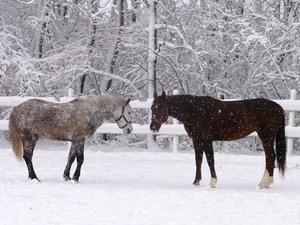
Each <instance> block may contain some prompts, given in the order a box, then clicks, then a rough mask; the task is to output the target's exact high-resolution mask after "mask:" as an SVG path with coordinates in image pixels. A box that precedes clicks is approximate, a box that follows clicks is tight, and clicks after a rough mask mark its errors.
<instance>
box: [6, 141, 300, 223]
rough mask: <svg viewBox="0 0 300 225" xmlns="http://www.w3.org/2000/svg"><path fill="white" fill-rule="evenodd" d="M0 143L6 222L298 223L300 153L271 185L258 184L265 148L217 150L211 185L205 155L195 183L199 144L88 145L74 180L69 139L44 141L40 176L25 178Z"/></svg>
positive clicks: (37, 164) (37, 165)
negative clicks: (67, 171)
mask: <svg viewBox="0 0 300 225" xmlns="http://www.w3.org/2000/svg"><path fill="white" fill-rule="evenodd" d="M0 146H1V147H0V152H1V153H0V169H1V176H0V177H1V178H0V224H3V225H7V224H13V225H17V224H22V225H27V224H28V225H35V224H36V225H41V224H43V225H46V224H59V225H60V224H66V225H75V224H78V225H79V224H80V225H88V224H97V225H106V224H107V225H131V224H137V225H146V224H155V225H181V224H182V225H193V224H195V225H200V224H202V225H210V224H212V225H220V224H221V225H226V224H228V225H235V224H238V225H246V224H249V225H250V224H251V225H253V224H264V225H277V224H278V225H283V224H288V225H293V224H295V225H299V224H300V166H299V165H300V156H291V157H288V163H287V172H286V176H285V178H284V179H282V178H281V177H280V176H279V174H278V171H277V170H276V172H275V175H276V176H275V183H274V184H273V185H272V186H271V188H269V189H262V190H259V189H257V184H258V183H259V181H260V179H261V177H262V175H263V171H264V156H263V154H261V155H237V154H226V153H217V154H216V156H215V158H216V170H217V174H218V178H219V180H218V184H217V187H216V188H215V189H212V188H209V187H208V184H209V181H210V178H209V171H208V166H207V164H206V162H204V164H203V180H202V182H201V186H200V187H195V186H193V185H192V182H193V179H194V175H195V165H194V154H193V152H186V153H184V152H181V153H171V152H163V151H161V150H160V151H157V149H156V151H155V149H154V150H153V151H150V150H148V151H146V150H144V149H138V148H124V147H120V146H106V145H104V146H100V147H87V148H86V151H85V162H84V165H83V168H82V174H81V177H80V182H79V183H74V182H66V181H64V180H63V179H62V174H63V170H64V167H65V164H66V160H67V154H68V151H67V150H66V147H63V146H52V147H49V146H42V145H40V146H38V147H37V149H36V151H35V153H34V161H33V162H34V166H35V170H36V173H37V176H38V177H39V178H40V180H41V182H40V183H39V182H37V181H31V180H28V179H27V168H26V166H25V164H24V163H20V162H19V161H17V160H16V158H15V156H14V155H13V153H12V150H11V149H10V147H9V145H0ZM3 146H4V147H3ZM100 148H101V150H100ZM73 167H74V165H73ZM73 169H74V168H73Z"/></svg>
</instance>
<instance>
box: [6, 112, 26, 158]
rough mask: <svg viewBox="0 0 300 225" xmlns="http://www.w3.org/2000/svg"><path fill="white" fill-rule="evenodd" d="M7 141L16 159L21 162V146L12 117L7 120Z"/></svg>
mask: <svg viewBox="0 0 300 225" xmlns="http://www.w3.org/2000/svg"><path fill="white" fill-rule="evenodd" d="M9 139H10V143H11V145H12V149H13V151H14V153H15V155H16V157H17V159H19V160H22V158H23V146H22V141H21V137H20V135H19V133H18V132H17V127H16V121H15V119H14V116H13V115H11V116H10V119H9Z"/></svg>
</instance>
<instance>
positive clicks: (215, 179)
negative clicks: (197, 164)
mask: <svg viewBox="0 0 300 225" xmlns="http://www.w3.org/2000/svg"><path fill="white" fill-rule="evenodd" d="M216 184H217V178H211V181H210V184H209V186H210V187H211V188H215V187H216Z"/></svg>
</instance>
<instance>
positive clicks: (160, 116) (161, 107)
mask: <svg viewBox="0 0 300 225" xmlns="http://www.w3.org/2000/svg"><path fill="white" fill-rule="evenodd" d="M151 110H152V118H151V120H152V121H151V124H150V129H151V130H152V131H154V132H157V131H159V129H160V127H161V125H162V124H163V123H164V122H166V121H167V119H168V116H169V112H168V98H167V96H166V93H165V92H164V91H163V92H162V95H161V96H158V95H157V93H156V92H155V93H154V100H153V103H152V106H151Z"/></svg>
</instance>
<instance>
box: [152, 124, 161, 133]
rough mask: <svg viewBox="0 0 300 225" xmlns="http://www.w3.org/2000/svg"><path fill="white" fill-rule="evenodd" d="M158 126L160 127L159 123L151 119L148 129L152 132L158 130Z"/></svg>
mask: <svg viewBox="0 0 300 225" xmlns="http://www.w3.org/2000/svg"><path fill="white" fill-rule="evenodd" d="M160 127H161V124H158V123H156V122H154V121H152V122H151V124H150V130H152V131H153V132H158V131H159V129H160Z"/></svg>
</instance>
